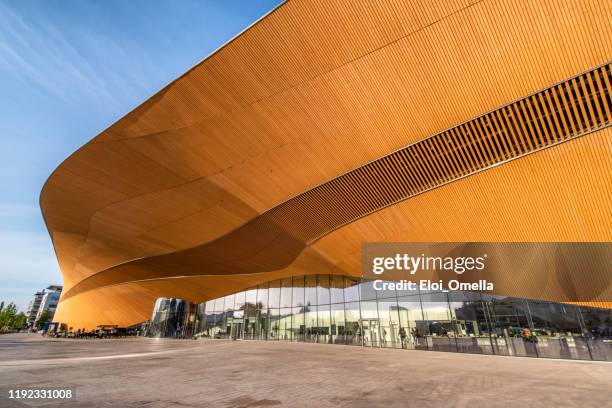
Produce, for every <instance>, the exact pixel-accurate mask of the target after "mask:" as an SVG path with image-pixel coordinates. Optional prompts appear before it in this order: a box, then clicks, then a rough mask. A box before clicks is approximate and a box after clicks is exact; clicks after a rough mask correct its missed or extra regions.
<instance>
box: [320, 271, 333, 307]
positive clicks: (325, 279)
mask: <svg viewBox="0 0 612 408" xmlns="http://www.w3.org/2000/svg"><path fill="white" fill-rule="evenodd" d="M329 303H330V299H329V275H317V304H318V305H328V304H329Z"/></svg>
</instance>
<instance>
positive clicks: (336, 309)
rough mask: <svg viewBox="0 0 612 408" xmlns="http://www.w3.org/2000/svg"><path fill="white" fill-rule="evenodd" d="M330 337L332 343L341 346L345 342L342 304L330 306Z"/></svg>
mask: <svg viewBox="0 0 612 408" xmlns="http://www.w3.org/2000/svg"><path fill="white" fill-rule="evenodd" d="M340 293H342V292H340ZM331 336H332V338H331V341H332V343H338V344H343V343H344V342H345V324H344V304H343V303H334V304H332V305H331Z"/></svg>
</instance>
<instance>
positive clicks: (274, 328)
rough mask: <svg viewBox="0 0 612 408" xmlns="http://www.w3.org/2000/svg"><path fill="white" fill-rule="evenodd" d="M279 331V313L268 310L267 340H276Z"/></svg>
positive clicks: (275, 310)
mask: <svg viewBox="0 0 612 408" xmlns="http://www.w3.org/2000/svg"><path fill="white" fill-rule="evenodd" d="M279 331H280V311H279V310H278V309H268V340H278V337H279Z"/></svg>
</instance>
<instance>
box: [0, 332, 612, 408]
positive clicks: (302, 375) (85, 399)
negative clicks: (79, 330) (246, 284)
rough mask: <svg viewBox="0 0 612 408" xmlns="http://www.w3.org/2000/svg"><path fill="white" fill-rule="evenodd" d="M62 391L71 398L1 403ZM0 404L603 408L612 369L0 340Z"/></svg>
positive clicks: (170, 343)
mask: <svg viewBox="0 0 612 408" xmlns="http://www.w3.org/2000/svg"><path fill="white" fill-rule="evenodd" d="M26 387H27V388H49V387H71V388H73V389H76V395H77V398H76V400H75V401H70V402H61V401H34V402H32V401H28V402H27V404H26V403H24V402H15V401H11V400H8V398H7V396H8V390H9V389H11V388H13V389H15V388H26ZM0 390H1V391H2V396H1V398H0V406H2V407H3V406H9V407H10V406H15V407H27V406H44V407H60V406H62V407H63V406H68V407H70V406H79V407H146V408H158V407H159V408H162V407H163V408H166V407H244V408H247V407H378V406H381V407H420V408H421V407H527V406H528V407H530V408H535V407H612V399H611V398H610V397H611V395H610V392H611V390H612V364H611V363H605V362H583V361H564V360H547V359H531V358H519V357H498V356H482V355H468V354H457V353H442V352H426V351H405V350H390V349H370V348H362V347H354V346H337V345H323V344H308V343H285V342H264V341H224V340H219V341H214V340H212V341H204V340H171V339H148V338H129V339H107V340H71V339H50V338H42V337H40V336H39V335H33V334H28V335H26V334H14V335H4V336H0Z"/></svg>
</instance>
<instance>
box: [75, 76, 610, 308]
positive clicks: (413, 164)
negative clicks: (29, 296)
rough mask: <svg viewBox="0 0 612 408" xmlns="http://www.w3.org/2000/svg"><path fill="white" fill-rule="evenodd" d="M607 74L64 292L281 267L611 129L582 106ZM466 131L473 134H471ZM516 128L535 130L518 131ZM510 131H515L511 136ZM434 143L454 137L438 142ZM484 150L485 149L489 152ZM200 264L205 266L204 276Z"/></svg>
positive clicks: (599, 100) (598, 98)
mask: <svg viewBox="0 0 612 408" xmlns="http://www.w3.org/2000/svg"><path fill="white" fill-rule="evenodd" d="M610 77H612V66H611V65H610V64H606V65H604V66H602V67H597V68H594V69H592V70H590V71H587V72H585V73H583V74H581V75H579V76H577V77H574V78H570V79H568V80H566V81H563V82H561V83H559V84H556V85H553V86H552V87H549V88H546V89H543V90H541V91H539V92H537V93H535V94H532V95H529V96H527V97H525V98H522V99H520V100H518V101H515V102H513V103H511V104H509V105H506V106H502V107H500V108H498V109H495V110H493V111H491V112H488V113H486V114H484V115H482V116H479V117H476V118H474V119H472V120H471V121H469V122H466V123H463V124H460V125H458V126H455V127H453V128H451V129H448V130H446V131H444V132H441V133H438V134H435V135H432V136H430V137H429V138H427V139H424V140H421V141H419V142H417V143H414V144H411V145H409V146H407V147H405V148H403V149H400V150H398V151H396V152H393V153H391V154H389V155H387V156H384V157H382V158H380V159H378V160H375V161H373V162H370V163H368V164H366V165H364V166H362V167H359V168H357V169H355V170H352V171H350V172H348V173H346V174H343V175H341V176H339V177H337V178H335V179H333V180H330V181H328V182H327V183H324V184H322V185H320V186H317V187H315V188H313V189H311V190H308V191H306V192H304V193H302V194H300V195H298V196H296V197H294V198H292V199H290V200H288V201H286V202H284V203H282V204H280V205H278V206H276V207H274V208H273V209H271V210H270V211H267V212H266V213H264V214H262V215H261V216H258V217H256V218H255V219H254V220H253V221H252V222H249V223H247V224H246V225H245V226H243V227H241V228H239V229H237V230H235V231H233V232H232V233H231V234H228V235H226V236H224V237H222V238H220V239H218V240H216V241H214V242H213V243H210V244H204V245H201V246H198V247H195V248H191V249H188V250H184V251H177V252H174V253H171V254H168V255H161V256H154V257H149V258H146V259H140V260H136V261H133V262H128V263H126V264H122V265H119V266H117V267H113V268H109V269H107V270H104V271H102V272H99V273H97V274H94V275H92V276H90V277H88V278H86V279H84V280H82V281H81V282H79V283H78V284H77V285H75V286H74V287H73V288H70V289H69V290H68V291H66V292H65V293H64V294H63V298H64V299H68V298H70V297H72V296H76V295H78V294H80V293H83V292H86V291H89V290H94V289H96V288H99V287H102V286H105V285H106V284H108V282H113V283H114V284H116V283H125V282H130V281H136V280H143V279H161V278H165V277H169V276H193V275H201V274H207V275H227V274H251V273H258V272H268V271H273V270H278V269H283V268H285V267H287V266H288V265H289V264H290V263H291V262H293V260H294V259H295V258H297V256H298V255H299V253H300V252H301V251H302V250H303V249H304V248H305V247H306V246H307V245H308V244H310V243H312V242H313V241H315V240H317V239H318V238H320V237H322V236H325V235H327V234H329V233H330V232H331V231H333V230H335V229H337V228H339V227H341V226H342V225H345V224H348V223H350V222H353V221H355V220H356V219H359V218H361V217H364V216H367V215H368V214H371V213H374V212H376V211H379V210H380V209H382V208H385V207H388V206H390V205H392V204H395V203H398V202H400V201H403V200H406V199H409V198H411V197H415V196H417V195H419V194H422V193H424V192H426V191H429V190H432V189H434V188H437V187H440V186H442V185H444V184H446V183H450V182H453V181H455V180H458V179H460V178H462V177H466V176H469V175H472V174H474V173H476V172H480V171H483V170H486V169H489V168H492V167H494V166H496V165H498V164H505V163H507V162H509V161H511V160H513V159H518V158H520V157H522V156H526V155H528V154H531V153H536V152H538V151H541V150H542V149H545V148H550V147H552V146H554V145H556V144H559V143H562V142H567V141H570V140H571V139H576V138H579V137H581V136H584V135H585V134H589V133H592V132H596V131H598V130H601V129H603V128H605V127H607V126H609V125H610V124H611V122H612V118H611V117H609V116H605V115H604V114H603V112H604V111H605V108H600V109H599V110H598V111H597V112H596V111H595V110H591V111H588V110H587V109H586V108H585V106H592V105H596V104H600V105H601V106H602V107H605V106H608V108H611V107H612V98H611V95H612V89H607V88H604V87H601V88H600V87H596V86H591V87H587V86H586V85H585V84H587V83H590V84H591V85H592V84H594V83H599V84H605V83H606V80H608V82H609V79H610ZM594 78H595V79H594ZM597 79H599V81H597ZM567 84H571V85H572V86H573V88H572V89H573V91H574V92H573V93H572V92H568V93H567V94H566V95H565V99H566V100H569V101H570V102H572V105H573V106H582V107H583V108H582V109H575V110H573V111H572V110H571V109H570V110H566V108H567V107H568V105H566V104H565V105H564V104H561V103H560V99H559V98H557V100H556V101H557V103H552V98H551V97H550V95H551V94H553V93H556V92H559V93H561V94H562V95H563V92H565V90H566V89H568V88H567V87H566V85H567ZM577 84H580V85H577ZM546 100H548V103H545V102H546ZM530 112H536V113H535V114H533V115H531V114H529V113H530ZM572 115H575V118H576V121H577V123H578V122H580V119H578V118H582V122H583V123H582V127H581V129H582V131H581V132H576V133H571V131H570V128H569V127H568V126H564V127H562V126H561V125H560V123H561V122H562V121H561V120H560V119H558V118H561V117H567V118H568V121H569V122H571V121H572V119H571V116H572ZM551 118H554V120H553V119H551ZM586 118H590V122H588V123H587V120H586ZM511 120H513V122H512V121H511ZM510 123H513V126H515V128H514V129H513V128H512V127H511V125H510ZM470 128H472V129H474V128H477V129H479V131H478V132H475V133H471V132H470V131H469V130H468V129H470ZM520 128H522V129H525V128H531V129H537V131H532V132H525V133H520V132H519V131H518V129H520ZM509 129H513V130H512V136H511V131H510V130H509ZM440 141H446V142H449V141H450V143H446V145H441V144H440V143H436V142H440ZM436 146H437V147H436ZM483 146H489V149H486V148H484V147H483ZM528 146H530V148H529V147H528ZM485 151H488V153H489V155H488V157H487V158H486V159H485V156H484V153H485ZM452 156H454V157H456V158H460V157H461V158H463V160H462V161H461V160H457V162H458V165H457V166H455V168H454V169H451V168H450V167H449V168H447V169H446V171H445V170H444V166H443V165H442V163H443V161H444V159H445V158H448V157H452ZM466 158H467V159H466ZM394 159H396V160H394ZM400 159H401V160H400ZM409 179H412V180H414V183H413V184H412V185H411V186H408V185H406V184H402V183H401V182H400V180H409ZM200 267H203V268H205V269H206V271H205V273H204V272H203V271H202V270H200ZM525 290H526V289H525ZM506 294H509V293H506Z"/></svg>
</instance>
